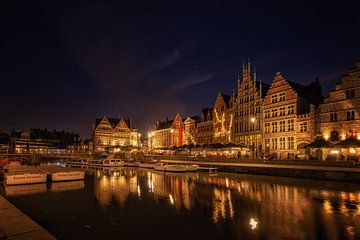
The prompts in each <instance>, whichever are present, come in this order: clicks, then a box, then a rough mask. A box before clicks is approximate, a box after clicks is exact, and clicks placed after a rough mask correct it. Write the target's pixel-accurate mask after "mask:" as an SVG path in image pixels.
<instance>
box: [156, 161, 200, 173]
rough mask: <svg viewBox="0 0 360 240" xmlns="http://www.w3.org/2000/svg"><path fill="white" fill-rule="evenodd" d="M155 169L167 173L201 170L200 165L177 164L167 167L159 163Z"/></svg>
mask: <svg viewBox="0 0 360 240" xmlns="http://www.w3.org/2000/svg"><path fill="white" fill-rule="evenodd" d="M154 169H155V170H158V171H165V172H193V171H197V170H198V169H199V165H177V164H169V165H165V164H163V163H158V164H156V165H155V167H154Z"/></svg>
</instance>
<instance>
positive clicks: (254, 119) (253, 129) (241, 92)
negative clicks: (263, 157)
mask: <svg viewBox="0 0 360 240" xmlns="http://www.w3.org/2000/svg"><path fill="white" fill-rule="evenodd" d="M268 89H269V85H268V84H263V83H262V82H261V81H257V79H256V71H255V69H254V73H253V76H251V68H250V62H248V63H247V65H246V66H245V65H243V75H242V81H240V79H238V90H237V97H236V101H235V106H234V127H233V136H234V143H235V144H245V145H247V146H249V147H250V148H251V149H252V150H253V153H254V155H256V156H260V153H261V135H262V121H263V118H262V103H263V100H264V96H265V95H266V92H267V90H268Z"/></svg>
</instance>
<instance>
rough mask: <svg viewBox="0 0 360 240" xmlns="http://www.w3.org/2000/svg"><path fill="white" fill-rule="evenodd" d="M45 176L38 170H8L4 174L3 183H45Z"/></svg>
mask: <svg viewBox="0 0 360 240" xmlns="http://www.w3.org/2000/svg"><path fill="white" fill-rule="evenodd" d="M46 178H47V174H46V173H41V172H39V171H32V170H25V171H10V172H7V173H5V174H4V183H5V185H17V184H32V183H45V182H46Z"/></svg>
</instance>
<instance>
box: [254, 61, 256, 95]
mask: <svg viewBox="0 0 360 240" xmlns="http://www.w3.org/2000/svg"><path fill="white" fill-rule="evenodd" d="M255 90H256V68H255V67H254V92H255Z"/></svg>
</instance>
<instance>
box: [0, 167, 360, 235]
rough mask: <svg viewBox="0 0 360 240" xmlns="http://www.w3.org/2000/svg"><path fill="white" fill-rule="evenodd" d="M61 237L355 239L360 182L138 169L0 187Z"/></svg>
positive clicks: (358, 226)
mask: <svg viewBox="0 0 360 240" xmlns="http://www.w3.org/2000/svg"><path fill="white" fill-rule="evenodd" d="M3 194H4V195H5V196H6V198H7V199H8V200H10V201H11V202H12V203H13V204H15V205H16V206H17V207H19V208H20V209H21V210H23V211H24V212H25V213H27V214H28V215H29V216H30V217H32V218H33V219H34V220H35V221H37V222H38V223H39V224H40V225H42V226H43V227H45V228H46V229H47V230H48V231H49V232H51V233H52V234H53V235H55V236H56V237H57V238H59V239H185V240H186V239H360V185H359V184H350V183H339V182H322V181H312V180H303V179H292V178H280V177H265V176H251V175H241V174H218V175H209V174H208V173H192V174H168V173H167V174H163V173H159V172H154V171H147V170H141V169H129V168H123V169H120V170H114V169H112V170H95V171H89V172H88V175H87V177H86V179H85V181H77V182H60V183H52V184H47V185H46V184H37V185H27V186H13V187H7V188H6V189H3Z"/></svg>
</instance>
